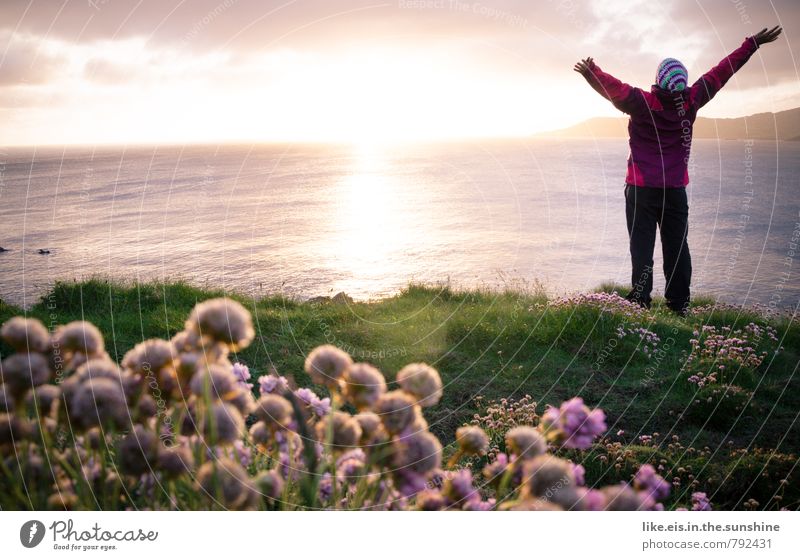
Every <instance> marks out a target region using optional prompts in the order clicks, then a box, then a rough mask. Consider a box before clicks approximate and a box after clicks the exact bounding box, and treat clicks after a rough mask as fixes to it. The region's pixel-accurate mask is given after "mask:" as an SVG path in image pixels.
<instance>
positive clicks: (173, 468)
mask: <svg viewBox="0 0 800 560" xmlns="http://www.w3.org/2000/svg"><path fill="white" fill-rule="evenodd" d="M156 464H157V465H158V468H159V470H160V471H161V472H162V473H164V474H165V475H166V476H167V477H172V478H177V477H179V476H181V475H184V474H187V473H190V472H192V470H193V469H194V458H193V457H192V453H191V451H190V450H189V448H188V447H185V446H182V445H173V446H171V447H164V446H162V447H160V448H159V450H158V455H157V458H156Z"/></svg>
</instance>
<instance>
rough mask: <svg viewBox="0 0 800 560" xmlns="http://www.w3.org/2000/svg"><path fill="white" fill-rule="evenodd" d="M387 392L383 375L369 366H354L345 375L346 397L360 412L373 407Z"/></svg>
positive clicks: (359, 364) (360, 364)
mask: <svg viewBox="0 0 800 560" xmlns="http://www.w3.org/2000/svg"><path fill="white" fill-rule="evenodd" d="M385 392H386V380H385V379H384V378H383V374H382V373H381V372H380V371H378V370H377V369H376V368H374V367H372V366H371V365H369V364H364V363H357V364H353V365H351V366H350V367H349V368H348V369H347V371H345V373H344V396H345V398H347V399H348V400H349V401H350V402H351V403H352V404H353V406H355V407H356V408H357V409H358V410H365V409H368V408H370V407H372V405H374V404H375V402H376V401H377V400H378V399H379V398H380V396H381V395H382V394H384V393H385Z"/></svg>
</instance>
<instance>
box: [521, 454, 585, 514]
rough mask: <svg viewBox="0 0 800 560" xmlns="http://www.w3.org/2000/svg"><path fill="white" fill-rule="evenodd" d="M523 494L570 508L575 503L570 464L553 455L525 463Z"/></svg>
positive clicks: (576, 497)
mask: <svg viewBox="0 0 800 560" xmlns="http://www.w3.org/2000/svg"><path fill="white" fill-rule="evenodd" d="M523 477H524V480H525V486H524V487H523V494H524V495H525V496H533V497H536V498H541V499H544V500H549V501H551V502H554V503H557V504H559V505H560V506H561V507H564V508H570V507H572V506H573V505H574V504H575V502H577V499H578V495H577V494H576V493H575V475H574V473H573V470H572V463H570V462H569V461H565V460H564V459H559V458H558V457H554V456H553V455H548V454H544V455H539V456H538V457H536V458H534V459H532V460H530V461H529V462H527V463H526V465H525V468H524V473H523Z"/></svg>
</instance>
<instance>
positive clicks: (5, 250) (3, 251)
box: [0, 247, 8, 253]
mask: <svg viewBox="0 0 800 560" xmlns="http://www.w3.org/2000/svg"><path fill="white" fill-rule="evenodd" d="M7 252H8V249H6V248H5V247H0V253H7Z"/></svg>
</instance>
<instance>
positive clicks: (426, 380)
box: [397, 363, 442, 407]
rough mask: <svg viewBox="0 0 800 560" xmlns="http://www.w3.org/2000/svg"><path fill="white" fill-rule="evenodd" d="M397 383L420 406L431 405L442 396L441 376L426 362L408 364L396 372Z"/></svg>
mask: <svg viewBox="0 0 800 560" xmlns="http://www.w3.org/2000/svg"><path fill="white" fill-rule="evenodd" d="M397 383H398V384H399V385H400V387H401V388H402V389H403V390H404V391H405V392H407V393H409V394H411V395H413V396H414V397H416V399H417V401H418V402H419V405H420V406H422V407H427V406H433V405H435V404H436V403H438V402H439V400H440V399H441V398H442V378H441V377H439V372H438V371H436V370H435V369H433V368H432V367H431V366H429V365H428V364H423V363H417V364H408V365H407V366H406V367H404V368H403V369H401V370H400V371H399V372H398V373H397Z"/></svg>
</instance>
